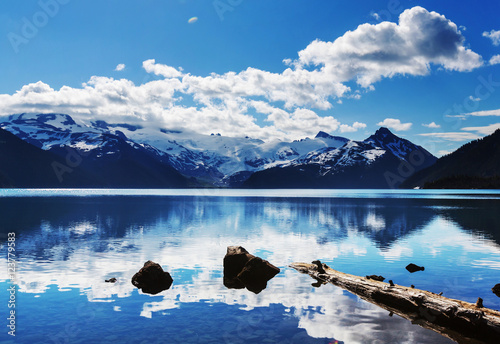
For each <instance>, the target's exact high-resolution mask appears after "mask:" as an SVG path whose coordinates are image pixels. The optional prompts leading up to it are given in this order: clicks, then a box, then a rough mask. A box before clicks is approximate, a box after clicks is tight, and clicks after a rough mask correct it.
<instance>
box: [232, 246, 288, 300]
mask: <svg viewBox="0 0 500 344" xmlns="http://www.w3.org/2000/svg"><path fill="white" fill-rule="evenodd" d="M279 272H280V269H278V268H277V267H275V266H274V265H272V264H271V263H269V262H268V261H267V260H263V259H261V258H259V257H256V256H254V255H252V254H250V253H248V251H247V250H245V249H244V248H243V247H241V246H229V247H228V248H227V253H226V256H225V257H224V286H226V287H227V288H230V289H242V288H247V289H248V290H250V291H251V292H253V293H255V294H258V293H260V292H261V291H262V290H263V289H265V288H266V287H267V282H268V281H269V280H270V279H271V278H273V277H274V276H276V274H277V273H279Z"/></svg>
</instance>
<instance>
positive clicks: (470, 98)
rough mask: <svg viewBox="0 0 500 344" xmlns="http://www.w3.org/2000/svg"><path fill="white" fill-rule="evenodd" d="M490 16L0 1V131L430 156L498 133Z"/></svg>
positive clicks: (434, 9)
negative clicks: (31, 125) (310, 142)
mask: <svg viewBox="0 0 500 344" xmlns="http://www.w3.org/2000/svg"><path fill="white" fill-rule="evenodd" d="M498 13H500V3H499V2H498V1H496V0H495V1H493V0H488V1H481V3H480V4H478V3H477V2H474V1H461V2H456V1H438V2H437V1H409V0H408V1H404V0H389V1H387V0H386V1H351V2H348V1H338V0H323V1H320V0H311V1H301V0H300V1H299V0H276V1H261V0H215V1H213V0H207V1H199V0H198V1H196V0H171V1H165V0H145V1H135V0H133V1H132V0H121V1H115V0H106V1H102V0H101V1H93V0H85V1H84V0H39V1H35V0H24V1H22V2H21V1H15V0H4V1H2V2H1V4H0V30H1V34H0V37H3V38H2V39H0V51H1V52H2V53H1V54H0V109H1V110H0V115H8V114H11V113H19V112H64V113H68V114H70V115H73V116H75V117H79V118H82V119H88V120H91V119H96V118H99V119H104V120H107V121H109V122H138V123H141V124H143V125H144V124H147V125H151V126H159V127H170V128H176V129H179V128H180V129H190V130H194V131H197V132H201V133H206V134H209V133H211V132H220V133H222V134H223V135H249V136H252V137H256V138H261V139H264V140H270V139H274V138H278V139H297V138H301V137H305V136H311V135H314V134H315V132H317V131H318V130H320V129H321V130H324V131H327V132H329V133H331V134H333V135H340V136H346V137H348V138H352V139H363V138H366V137H367V136H368V135H369V134H371V133H373V132H374V131H375V130H376V129H377V128H378V127H379V126H380V125H385V126H388V127H389V128H390V129H391V130H392V131H393V132H395V133H396V134H397V135H399V136H402V137H405V138H408V139H410V140H412V141H414V142H416V143H418V144H421V145H423V146H424V147H426V148H427V149H429V150H430V151H431V152H432V153H434V154H436V155H441V154H443V153H446V152H449V151H452V150H454V149H456V148H458V147H459V146H460V145H462V144H464V143H466V142H468V141H470V140H471V139H474V138H479V137H482V136H484V135H487V134H489V133H491V132H492V131H494V130H495V129H496V128H499V127H500V118H499V116H500V73H499V72H500V21H499V20H498ZM193 17H196V19H192V20H191V21H189V19H190V18H193ZM119 65H122V66H121V67H122V68H117V67H118V66H119ZM424 125H427V126H424Z"/></svg>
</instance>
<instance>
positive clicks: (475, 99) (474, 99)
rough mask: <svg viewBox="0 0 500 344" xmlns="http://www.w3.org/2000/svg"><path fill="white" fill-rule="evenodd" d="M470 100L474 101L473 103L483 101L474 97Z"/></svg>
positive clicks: (470, 97)
mask: <svg viewBox="0 0 500 344" xmlns="http://www.w3.org/2000/svg"><path fill="white" fill-rule="evenodd" d="M469 99H470V100H472V101H473V102H478V101H480V100H481V98H477V97H474V96H469Z"/></svg>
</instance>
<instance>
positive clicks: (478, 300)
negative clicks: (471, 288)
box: [476, 297, 484, 308]
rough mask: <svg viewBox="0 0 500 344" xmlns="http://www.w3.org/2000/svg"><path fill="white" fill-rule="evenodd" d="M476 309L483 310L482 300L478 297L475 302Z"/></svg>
mask: <svg viewBox="0 0 500 344" xmlns="http://www.w3.org/2000/svg"><path fill="white" fill-rule="evenodd" d="M476 307H477V308H483V307H484V306H483V299H481V298H480V297H478V298H477V301H476Z"/></svg>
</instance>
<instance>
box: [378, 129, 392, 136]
mask: <svg viewBox="0 0 500 344" xmlns="http://www.w3.org/2000/svg"><path fill="white" fill-rule="evenodd" d="M375 135H376V136H384V137H385V136H387V135H394V134H393V133H392V131H390V130H389V129H387V128H386V127H380V128H379V129H378V130H377V131H376V132H375Z"/></svg>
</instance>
